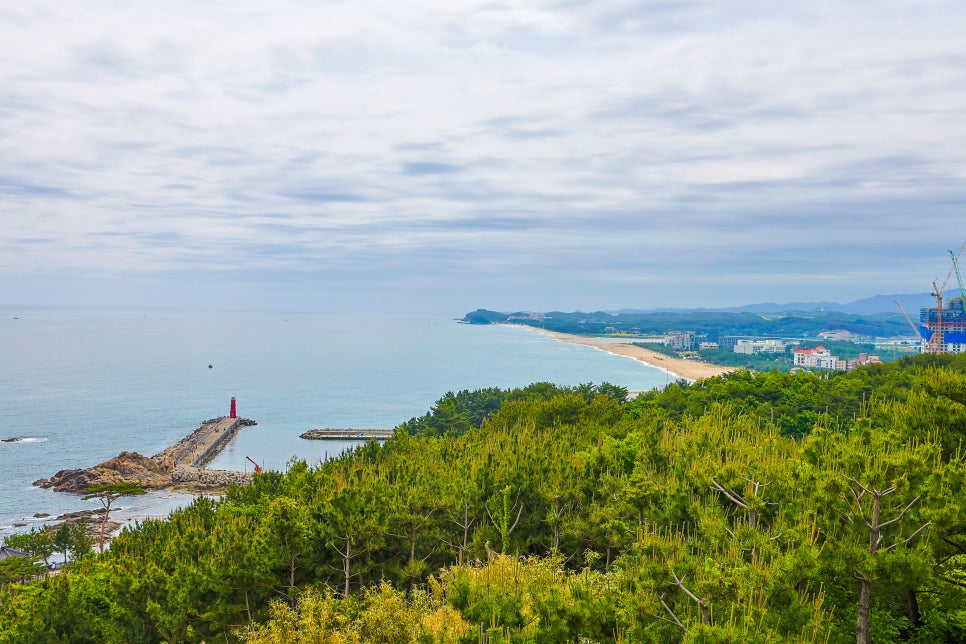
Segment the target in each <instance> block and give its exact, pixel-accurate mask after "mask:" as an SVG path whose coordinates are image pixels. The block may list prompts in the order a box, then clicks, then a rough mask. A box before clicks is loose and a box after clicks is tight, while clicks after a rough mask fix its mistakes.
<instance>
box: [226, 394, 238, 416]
mask: <svg viewBox="0 0 966 644" xmlns="http://www.w3.org/2000/svg"><path fill="white" fill-rule="evenodd" d="M228 417H229V418H238V412H237V411H236V410H235V397H234V396H232V397H231V411H229V412H228Z"/></svg>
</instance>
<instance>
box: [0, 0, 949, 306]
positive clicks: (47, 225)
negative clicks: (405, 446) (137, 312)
mask: <svg viewBox="0 0 966 644" xmlns="http://www.w3.org/2000/svg"><path fill="white" fill-rule="evenodd" d="M964 14H966V4H964V3H962V2H961V1H958V2H955V1H949V2H942V1H936V2H931V1H929V0H917V1H915V2H897V1H890V0H875V1H868V2H862V1H857V2H840V1H822V0H808V1H798V0H785V1H784V2H774V0H767V1H761V2H755V1H743V2H687V1H662V0H656V1H652V2H630V1H623V0H599V1H585V2H576V1H573V0H559V1H557V2H550V1H547V2H541V1H526V2H523V1H521V2H515V1H510V2H501V1H499V0H498V1H495V2H494V1H485V2H473V1H465V2H463V1H458V0H411V1H407V2H398V1H388V0H386V1H381V0H351V1H345V2H341V1H326V2H318V1H315V2H297V1H291V2H286V1H275V2H264V1H262V0H259V1H258V2H237V1H236V2H227V1H226V2H216V1H204V2H198V1H197V0H192V1H190V2H188V1H185V2H180V1H178V0H168V1H165V2H137V1H130V0H126V1H115V2H110V1H102V2H87V1H77V2H64V1H63V0H31V1H30V2H20V3H15V2H5V3H3V6H2V8H0V150H2V153H0V217H2V226H0V305H16V306H27V305H67V306H73V305H79V304H88V305H95V306H103V305H110V306H138V307H139V306H146V305H156V306H176V307H204V308H226V309H239V308H241V309H272V310H324V311H328V310H343V309H350V310H359V311H363V310H380V309H383V308H387V309H388V308H400V307H401V308H404V309H420V308H424V309H426V310H430V311H434V312H439V313H447V314H449V313H452V314H454V315H455V314H458V315H462V314H463V313H465V312H466V311H468V310H470V309H474V308H476V307H478V306H480V307H486V308H492V309H497V310H503V311H509V310H520V309H526V310H551V309H558V310H574V309H583V310H591V309H616V308H624V307H628V308H651V307H658V306H727V305H738V304H747V303H752V302H764V301H779V302H787V301H792V300H835V301H841V302H846V301H850V300H854V299H859V298H862V297H866V296H870V295H874V294H877V293H918V292H924V291H926V290H927V289H928V287H929V285H930V282H931V281H932V280H933V279H934V278H935V277H936V276H937V275H942V276H945V274H946V272H947V270H948V267H949V265H950V264H949V259H948V254H947V253H946V250H947V249H950V248H952V249H958V248H959V246H960V245H961V244H962V243H963V241H964V240H966V35H964V34H966V15H964Z"/></svg>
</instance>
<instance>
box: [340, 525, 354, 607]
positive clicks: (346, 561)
mask: <svg viewBox="0 0 966 644" xmlns="http://www.w3.org/2000/svg"><path fill="white" fill-rule="evenodd" d="M351 548H352V537H350V536H349V535H346V536H345V557H344V558H343V560H342V572H343V573H345V590H344V591H343V593H342V596H343V597H348V596H349V579H351V577H352V575H351V568H350V563H351V561H352V550H351Z"/></svg>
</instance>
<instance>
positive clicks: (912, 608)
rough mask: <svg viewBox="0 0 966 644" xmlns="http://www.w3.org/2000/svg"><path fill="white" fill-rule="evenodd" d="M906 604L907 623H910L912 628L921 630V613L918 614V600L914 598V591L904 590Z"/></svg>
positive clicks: (910, 589)
mask: <svg viewBox="0 0 966 644" xmlns="http://www.w3.org/2000/svg"><path fill="white" fill-rule="evenodd" d="M906 604H907V605H908V606H909V621H910V622H912V627H913V628H916V629H919V628H922V613H920V612H919V598H918V597H916V591H915V590H914V589H912V588H906Z"/></svg>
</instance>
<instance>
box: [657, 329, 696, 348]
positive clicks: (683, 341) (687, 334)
mask: <svg viewBox="0 0 966 644" xmlns="http://www.w3.org/2000/svg"><path fill="white" fill-rule="evenodd" d="M664 344H666V345H667V346H669V347H672V348H674V349H677V350H678V351H692V350H693V349H694V331H668V332H667V335H665V336H664Z"/></svg>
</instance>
